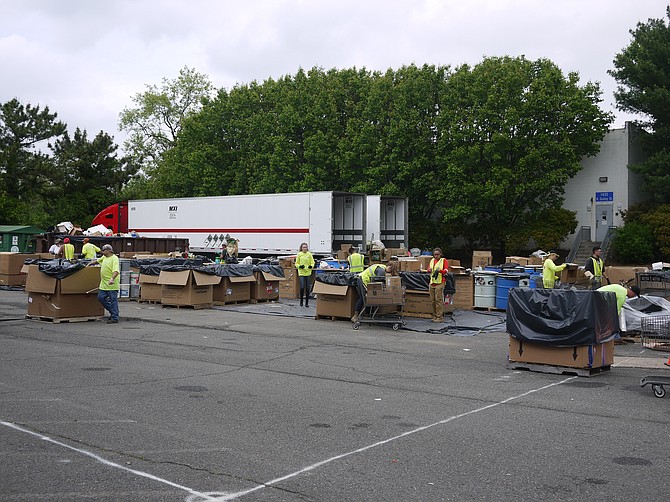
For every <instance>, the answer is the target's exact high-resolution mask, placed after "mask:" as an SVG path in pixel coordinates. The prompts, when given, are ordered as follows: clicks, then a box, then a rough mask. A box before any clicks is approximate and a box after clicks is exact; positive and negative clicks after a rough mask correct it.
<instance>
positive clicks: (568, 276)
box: [560, 264, 588, 284]
mask: <svg viewBox="0 0 670 502" xmlns="http://www.w3.org/2000/svg"><path fill="white" fill-rule="evenodd" d="M560 279H561V282H562V283H563V284H576V283H578V282H579V283H582V282H584V283H585V284H586V283H587V282H588V281H586V280H585V279H586V276H585V275H584V271H583V270H579V266H578V265H574V264H569V265H568V266H567V267H565V268H564V269H563V270H562V271H561V276H560Z"/></svg>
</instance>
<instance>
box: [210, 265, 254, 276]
mask: <svg viewBox="0 0 670 502" xmlns="http://www.w3.org/2000/svg"><path fill="white" fill-rule="evenodd" d="M211 268H212V270H214V274H215V275H218V276H219V277H248V276H250V275H254V269H253V265H246V264H242V263H237V264H228V265H226V264H221V263H219V264H217V265H214V266H212V267H211Z"/></svg>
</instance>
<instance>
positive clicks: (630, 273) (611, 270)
mask: <svg viewBox="0 0 670 502" xmlns="http://www.w3.org/2000/svg"><path fill="white" fill-rule="evenodd" d="M647 270H648V269H647V267H605V277H607V278H608V279H609V280H610V282H611V283H612V284H624V283H628V285H629V286H632V285H634V284H635V277H636V276H635V274H636V273H637V272H647ZM629 281H630V282H629ZM606 283H607V281H605V282H604V283H603V285H605V284H606Z"/></svg>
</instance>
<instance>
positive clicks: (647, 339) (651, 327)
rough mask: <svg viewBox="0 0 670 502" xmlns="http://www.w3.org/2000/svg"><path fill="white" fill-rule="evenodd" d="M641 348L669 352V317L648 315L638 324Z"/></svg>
mask: <svg viewBox="0 0 670 502" xmlns="http://www.w3.org/2000/svg"><path fill="white" fill-rule="evenodd" d="M640 330H641V339H642V346H643V347H645V348H647V349H652V350H662V351H666V352H670V315H656V316H655V315H650V316H648V317H645V318H643V319H642V321H641V322H640Z"/></svg>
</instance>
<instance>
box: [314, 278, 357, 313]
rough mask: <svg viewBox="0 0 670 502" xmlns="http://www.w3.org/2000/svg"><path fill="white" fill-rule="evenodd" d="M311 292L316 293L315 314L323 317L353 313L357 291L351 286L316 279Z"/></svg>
mask: <svg viewBox="0 0 670 502" xmlns="http://www.w3.org/2000/svg"><path fill="white" fill-rule="evenodd" d="M312 291H313V293H314V294H316V315H317V316H324V317H346V318H347V319H349V318H351V317H352V316H353V315H354V308H355V307H356V302H357V301H358V291H356V288H355V287H352V286H336V285H333V284H326V283H325V282H319V281H316V282H315V283H314V288H313V290H312Z"/></svg>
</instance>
